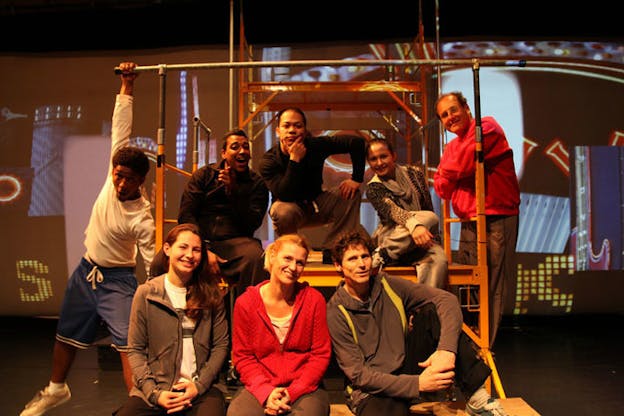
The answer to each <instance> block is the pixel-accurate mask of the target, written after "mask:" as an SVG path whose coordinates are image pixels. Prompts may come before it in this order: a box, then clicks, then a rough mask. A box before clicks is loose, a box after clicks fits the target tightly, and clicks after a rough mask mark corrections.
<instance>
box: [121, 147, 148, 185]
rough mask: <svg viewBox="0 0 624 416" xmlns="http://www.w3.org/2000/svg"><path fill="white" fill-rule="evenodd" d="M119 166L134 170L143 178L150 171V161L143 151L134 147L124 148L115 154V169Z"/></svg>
mask: <svg viewBox="0 0 624 416" xmlns="http://www.w3.org/2000/svg"><path fill="white" fill-rule="evenodd" d="M119 165H121V166H125V167H127V168H130V169H132V171H133V172H134V173H136V174H137V175H139V176H141V177H143V178H144V177H145V176H146V175H147V172H149V169H150V165H149V159H148V158H147V156H146V155H145V153H144V152H143V150H141V149H139V148H138V147H133V146H126V147H122V148H121V149H119V150H117V151H116V152H115V154H114V155H113V168H115V167H117V166H119Z"/></svg>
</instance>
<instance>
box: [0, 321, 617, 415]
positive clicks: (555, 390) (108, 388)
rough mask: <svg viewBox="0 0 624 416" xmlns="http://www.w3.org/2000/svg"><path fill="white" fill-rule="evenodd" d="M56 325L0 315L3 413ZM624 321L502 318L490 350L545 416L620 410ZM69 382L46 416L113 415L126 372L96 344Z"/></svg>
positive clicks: (40, 372) (510, 382)
mask: <svg viewBox="0 0 624 416" xmlns="http://www.w3.org/2000/svg"><path fill="white" fill-rule="evenodd" d="M55 325H56V320H55V319H44V318H26V317H0V346H1V351H0V391H2V393H3V396H4V398H3V399H2V400H0V415H7V416H10V415H15V416H17V415H18V414H19V412H20V411H21V409H22V408H23V406H24V404H25V403H26V402H28V401H29V400H30V399H31V398H32V396H33V395H34V394H35V392H36V391H37V390H38V389H41V388H42V387H43V386H44V385H45V384H46V383H47V382H48V379H49V376H50V374H49V373H50V360H51V352H52V345H53V340H54V332H55ZM622 327H624V316H621V315H607V316H603V315H598V316H596V315H583V316H565V317H550V316H549V317H528V318H522V319H519V318H512V317H505V319H504V321H503V325H502V327H501V329H500V332H499V334H498V337H497V341H496V345H495V346H494V349H493V352H494V359H495V362H496V366H497V369H498V372H499V375H500V378H501V381H502V384H503V387H504V389H505V394H506V395H507V397H508V398H521V400H523V401H524V402H526V404H528V405H529V406H530V407H531V408H532V409H534V410H535V411H536V412H537V413H538V414H540V415H544V416H550V415H553V416H554V415H566V416H573V415H578V416H585V415H615V414H619V413H620V412H621V410H622V409H624V395H622V391H624V378H622V374H624V354H622V352H621V345H622V343H623V342H624V334H623V333H622V331H621V329H620V328H622ZM100 349H101V347H100ZM102 360H104V361H102ZM98 361H102V362H98ZM69 385H70V388H71V390H72V399H71V400H70V401H69V402H68V403H66V404H64V405H62V406H60V407H58V408H56V409H53V410H52V411H50V412H49V413H48V416H110V415H111V412H112V411H113V410H114V409H115V408H116V407H118V406H119V405H120V404H121V403H122V402H123V401H124V399H125V396H126V392H125V388H124V385H123V381H122V377H121V371H120V370H118V369H117V368H116V366H115V362H114V360H112V359H107V358H106V357H105V355H103V354H102V353H101V351H100V353H99V354H98V348H97V347H93V348H90V349H88V350H85V351H80V352H79V353H78V355H77V358H76V362H75V363H74V367H73V368H72V371H71V373H70V376H69ZM326 386H327V388H328V389H329V390H330V393H331V397H332V400H334V402H340V401H341V400H342V393H341V391H340V390H341V388H342V380H341V379H340V378H339V377H337V375H336V369H335V368H333V367H330V370H329V371H328V377H327V378H326ZM458 414H460V413H458Z"/></svg>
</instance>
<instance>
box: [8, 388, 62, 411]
mask: <svg viewBox="0 0 624 416" xmlns="http://www.w3.org/2000/svg"><path fill="white" fill-rule="evenodd" d="M49 390H50V387H49V386H46V387H45V388H44V389H43V390H40V391H39V392H38V393H37V394H35V397H33V398H32V400H31V401H29V402H28V403H27V404H26V406H25V407H24V410H22V413H20V416H41V415H42V414H44V413H45V412H47V411H48V410H50V409H52V408H53V407H56V406H58V405H60V404H63V403H65V402H66V401H68V400H69V399H70V398H71V392H70V391H69V386H68V385H67V384H65V385H64V386H63V389H62V390H60V391H57V392H56V393H54V394H52V393H50V392H49Z"/></svg>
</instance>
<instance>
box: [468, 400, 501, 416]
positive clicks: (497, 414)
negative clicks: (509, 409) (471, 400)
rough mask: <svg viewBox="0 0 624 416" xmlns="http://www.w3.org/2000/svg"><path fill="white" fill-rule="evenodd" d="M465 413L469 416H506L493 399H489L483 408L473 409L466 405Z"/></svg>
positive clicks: (498, 403)
mask: <svg viewBox="0 0 624 416" xmlns="http://www.w3.org/2000/svg"><path fill="white" fill-rule="evenodd" d="M466 413H468V414H469V415H471V416H507V413H505V410H504V409H503V406H501V404H500V402H499V401H498V400H496V399H494V398H490V399H489V400H488V402H487V403H486V404H485V405H484V406H483V407H473V406H471V405H470V404H468V403H466Z"/></svg>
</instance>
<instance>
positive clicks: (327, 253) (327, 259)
mask: <svg viewBox="0 0 624 416" xmlns="http://www.w3.org/2000/svg"><path fill="white" fill-rule="evenodd" d="M323 264H334V260H332V254H331V250H330V249H328V248H326V249H323Z"/></svg>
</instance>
